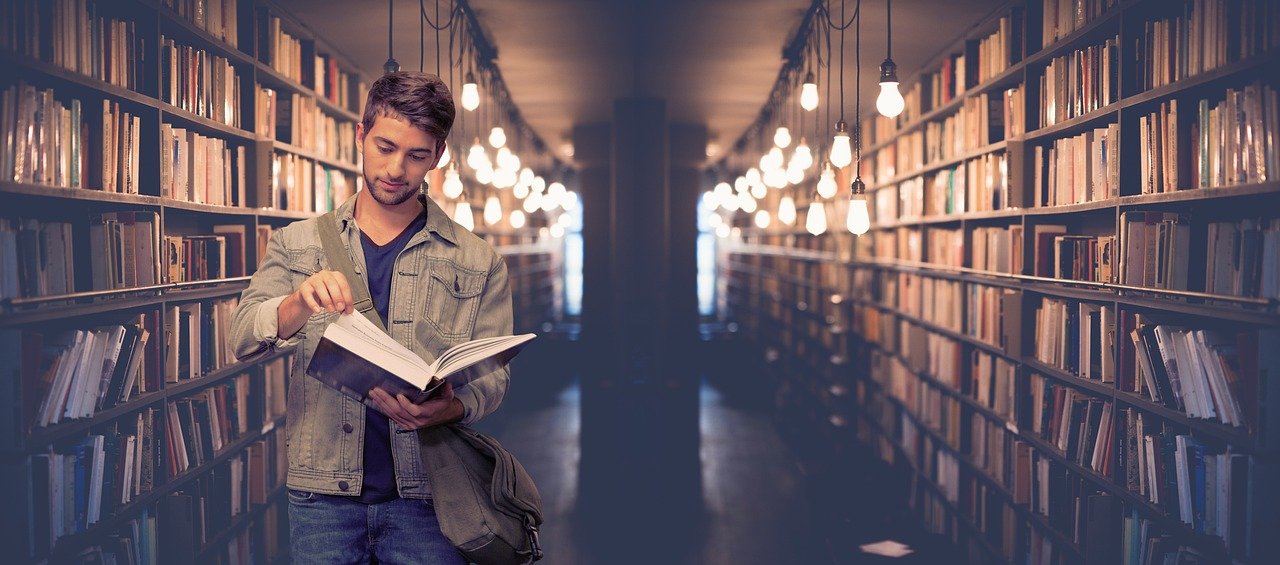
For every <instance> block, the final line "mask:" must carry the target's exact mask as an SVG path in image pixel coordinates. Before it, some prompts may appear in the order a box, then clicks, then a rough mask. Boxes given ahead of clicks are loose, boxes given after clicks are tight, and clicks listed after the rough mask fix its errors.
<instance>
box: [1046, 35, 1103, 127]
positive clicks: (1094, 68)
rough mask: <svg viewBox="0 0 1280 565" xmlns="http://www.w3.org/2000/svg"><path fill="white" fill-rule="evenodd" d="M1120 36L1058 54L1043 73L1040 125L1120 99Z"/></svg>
mask: <svg viewBox="0 0 1280 565" xmlns="http://www.w3.org/2000/svg"><path fill="white" fill-rule="evenodd" d="M1119 77H1120V38H1119V36H1116V37H1112V38H1109V39H1107V40H1106V41H1105V42H1104V43H1103V44H1102V45H1090V46H1088V47H1085V48H1083V49H1077V50H1075V51H1072V52H1071V53H1068V54H1066V55H1063V56H1061V57H1055V58H1053V60H1051V61H1050V62H1049V64H1048V65H1046V66H1045V68H1044V72H1043V73H1042V74H1041V76H1040V127H1048V126H1051V125H1054V124H1057V123H1059V122H1065V121H1067V120H1069V119H1071V118H1074V117H1077V116H1083V115H1085V114H1087V113H1089V112H1092V111H1094V110H1097V109H1099V108H1102V107H1103V106H1106V105H1108V104H1111V103H1112V102H1115V101H1116V100H1119V99H1120V80H1119Z"/></svg>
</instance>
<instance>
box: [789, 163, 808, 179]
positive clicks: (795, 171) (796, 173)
mask: <svg viewBox="0 0 1280 565" xmlns="http://www.w3.org/2000/svg"><path fill="white" fill-rule="evenodd" d="M802 182H804V169H802V168H800V165H798V164H797V163H796V162H795V161H794V160H792V163H791V165H790V166H789V167H787V183H788V184H800V183H802Z"/></svg>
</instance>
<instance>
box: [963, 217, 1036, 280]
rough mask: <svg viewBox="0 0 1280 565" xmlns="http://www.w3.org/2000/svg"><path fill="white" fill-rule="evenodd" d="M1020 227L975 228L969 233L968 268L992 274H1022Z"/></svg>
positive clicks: (1021, 230)
mask: <svg viewBox="0 0 1280 565" xmlns="http://www.w3.org/2000/svg"><path fill="white" fill-rule="evenodd" d="M1022 232H1023V228H1022V226H1021V225H1011V226H1009V227H975V228H973V230H972V231H971V232H970V233H971V234H972V236H971V237H972V241H971V243H970V245H969V249H970V254H971V257H972V260H971V262H970V264H969V265H968V267H970V268H972V269H978V270H980V271H988V272H993V273H1007V274H1022Z"/></svg>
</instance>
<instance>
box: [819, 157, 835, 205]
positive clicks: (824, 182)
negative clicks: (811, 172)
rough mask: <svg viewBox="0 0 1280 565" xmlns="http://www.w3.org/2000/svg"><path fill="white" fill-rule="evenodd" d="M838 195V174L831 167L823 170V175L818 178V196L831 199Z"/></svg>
mask: <svg viewBox="0 0 1280 565" xmlns="http://www.w3.org/2000/svg"><path fill="white" fill-rule="evenodd" d="M835 195H836V172H835V171H834V170H832V169H831V166H830V165H827V166H825V167H823V168H822V175H820V176H819V177H818V196H821V197H823V198H831V197H832V196H835Z"/></svg>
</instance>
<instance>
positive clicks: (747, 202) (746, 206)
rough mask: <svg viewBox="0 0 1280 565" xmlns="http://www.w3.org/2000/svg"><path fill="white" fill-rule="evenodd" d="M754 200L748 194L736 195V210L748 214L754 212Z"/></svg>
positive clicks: (740, 193)
mask: <svg viewBox="0 0 1280 565" xmlns="http://www.w3.org/2000/svg"><path fill="white" fill-rule="evenodd" d="M756 205H757V203H756V199H755V198H752V197H751V194H750V193H748V192H739V193H738V208H739V209H741V210H742V211H743V212H746V213H748V214H750V213H752V212H755V211H756Z"/></svg>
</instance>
